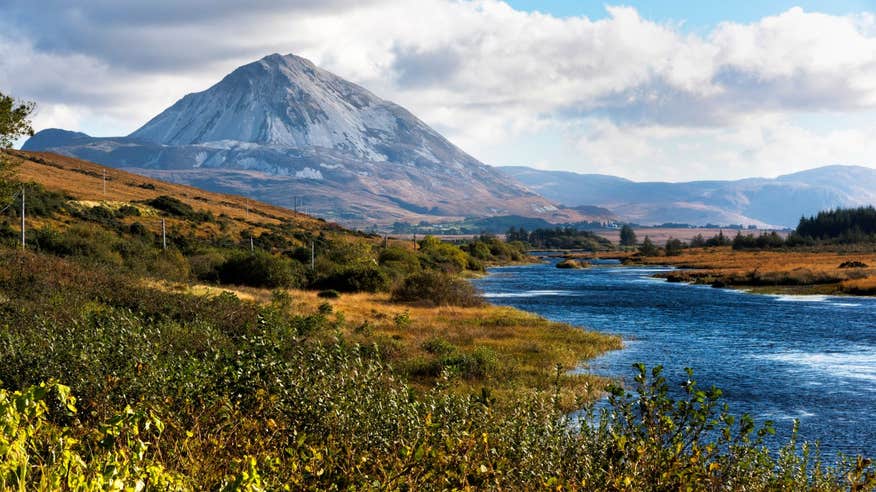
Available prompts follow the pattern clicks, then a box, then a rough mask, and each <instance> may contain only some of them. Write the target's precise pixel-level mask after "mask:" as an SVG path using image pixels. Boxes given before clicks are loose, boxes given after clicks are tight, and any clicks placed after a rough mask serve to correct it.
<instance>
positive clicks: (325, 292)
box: [316, 290, 341, 299]
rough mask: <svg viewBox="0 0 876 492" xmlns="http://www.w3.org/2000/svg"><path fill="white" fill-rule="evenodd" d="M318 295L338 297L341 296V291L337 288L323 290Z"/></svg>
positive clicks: (328, 297) (326, 297)
mask: <svg viewBox="0 0 876 492" xmlns="http://www.w3.org/2000/svg"><path fill="white" fill-rule="evenodd" d="M316 297H320V298H322V299H337V298H339V297H341V293H340V292H338V291H336V290H321V291H319V293H318V294H316Z"/></svg>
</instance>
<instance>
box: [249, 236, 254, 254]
mask: <svg viewBox="0 0 876 492" xmlns="http://www.w3.org/2000/svg"><path fill="white" fill-rule="evenodd" d="M249 250H250V251H255V245H254V244H253V242H252V233H250V235H249Z"/></svg>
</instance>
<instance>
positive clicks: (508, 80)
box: [0, 0, 876, 181]
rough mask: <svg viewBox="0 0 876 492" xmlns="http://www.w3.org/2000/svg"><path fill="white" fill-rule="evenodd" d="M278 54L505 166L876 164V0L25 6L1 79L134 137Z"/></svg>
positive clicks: (22, 0)
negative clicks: (166, 112)
mask: <svg viewBox="0 0 876 492" xmlns="http://www.w3.org/2000/svg"><path fill="white" fill-rule="evenodd" d="M205 3H209V5H210V8H209V9H204V8H203V4H205ZM535 10H538V11H540V12H542V13H544V14H547V15H534V14H533V11H535ZM582 16H586V19H585V18H584V17H582ZM180 46H183V47H185V49H177V47H180ZM273 52H278V53H294V54H297V55H300V56H304V57H306V58H308V59H310V60H311V61H313V62H314V63H316V64H317V65H319V66H321V67H323V68H325V69H327V70H329V71H331V72H333V73H335V74H337V75H339V76H341V77H344V78H346V79H348V80H351V81H353V82H356V83H358V84H360V85H362V86H364V87H366V88H368V89H369V90H371V91H372V92H374V93H375V94H377V95H378V96H380V97H383V98H385V99H388V100H391V101H394V102H396V103H399V104H401V105H402V106H404V107H405V108H407V109H409V110H410V111H411V112H413V113H414V114H415V115H416V116H418V117H419V118H420V119H422V120H424V121H425V122H426V123H428V124H429V125H431V126H432V127H434V128H435V129H437V130H438V131H439V132H441V133H442V134H443V135H445V136H446V137H448V138H449V139H450V140H451V141H452V142H453V143H455V144H457V145H458V146H460V147H461V148H462V149H463V150H465V151H466V152H468V153H470V154H472V155H473V156H474V157H476V158H478V159H480V160H481V161H483V162H485V163H487V164H491V165H528V166H535V167H539V168H544V169H558V170H570V171H577V172H584V173H604V174H613V175H618V176H623V177H627V178H631V179H637V180H669V181H684V180H692V179H733V178H743V177H748V176H776V175H779V174H785V173H790V172H795V171H799V170H802V169H807V168H812V167H817V166H822V165H829V164H854V165H862V166H871V167H873V166H874V165H876V125H873V123H872V122H873V121H876V0H868V1H862V0H837V1H833V2H812V1H779V0H773V1H761V2H726V1H722V2H718V1H696V2H695V1H682V2H661V1H653V0H649V1H635V2H590V1H588V2H583V1H570V0H541V1H534V0H509V1H508V2H507V3H503V2H501V1H500V0H417V1H410V0H277V1H274V2H256V3H250V2H240V1H239V0H211V1H209V2H207V1H206V0H191V1H189V2H180V1H178V0H150V1H146V0H132V1H131V2H106V1H105V0H79V1H77V2H75V3H71V2H67V1H65V0H44V1H43V2H33V1H32V0H6V2H4V15H3V16H2V17H0V90H3V91H4V92H7V93H11V94H13V95H14V96H17V97H20V98H26V99H31V100H34V101H36V102H37V103H38V105H39V113H38V114H37V117H36V118H35V121H34V123H35V126H36V128H37V129H43V128H50V127H60V128H65V129H70V130H78V131H83V132H86V133H89V134H92V135H95V136H115V135H126V134H128V133H130V132H132V131H134V130H136V129H137V128H138V127H140V126H141V125H143V124H144V123H145V122H146V121H148V120H149V119H150V118H151V117H153V116H155V115H156V114H158V113H159V112H161V111H162V110H163V109H165V108H166V107H168V106H170V105H171V104H173V103H174V102H175V101H176V100H178V99H179V98H181V97H182V96H184V95H185V94H187V93H191V92H197V91H202V90H204V89H206V88H208V87H209V86H211V85H212V84H214V83H216V82H217V81H218V80H220V79H221V78H222V77H223V76H224V75H226V74H228V73H229V72H231V71H232V70H234V69H235V68H236V67H238V66H241V65H243V64H246V63H249V62H251V61H254V60H257V59H259V58H261V57H263V56H265V55H267V54H269V53H273Z"/></svg>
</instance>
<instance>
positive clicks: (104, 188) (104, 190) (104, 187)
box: [103, 169, 106, 198]
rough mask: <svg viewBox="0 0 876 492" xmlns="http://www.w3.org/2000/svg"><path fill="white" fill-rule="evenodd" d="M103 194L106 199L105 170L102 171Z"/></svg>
mask: <svg viewBox="0 0 876 492" xmlns="http://www.w3.org/2000/svg"><path fill="white" fill-rule="evenodd" d="M103 194H104V198H106V169H104V170H103Z"/></svg>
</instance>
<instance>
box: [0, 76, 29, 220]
mask: <svg viewBox="0 0 876 492" xmlns="http://www.w3.org/2000/svg"><path fill="white" fill-rule="evenodd" d="M35 108H36V105H35V104H34V103H32V102H29V101H16V100H15V99H14V98H12V97H11V96H7V95H6V94H3V93H2V92H0V203H3V202H5V201H8V200H9V196H10V194H11V192H10V188H11V184H10V182H9V181H10V177H11V176H12V169H13V164H14V161H13V159H11V158H10V157H9V155H8V154H6V153H5V152H3V151H4V150H6V149H8V148H11V147H12V145H13V144H15V141H16V140H18V139H19V138H21V137H24V136H28V135H33V128H32V127H31V125H30V119H29V118H30V115H31V113H33V110H34V109H35Z"/></svg>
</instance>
